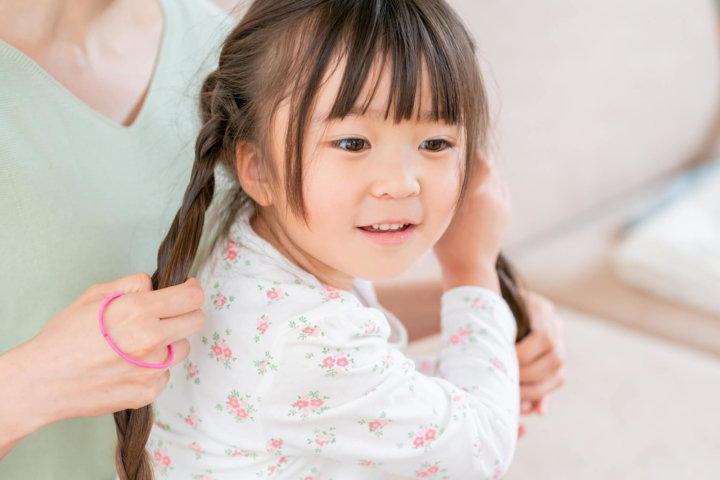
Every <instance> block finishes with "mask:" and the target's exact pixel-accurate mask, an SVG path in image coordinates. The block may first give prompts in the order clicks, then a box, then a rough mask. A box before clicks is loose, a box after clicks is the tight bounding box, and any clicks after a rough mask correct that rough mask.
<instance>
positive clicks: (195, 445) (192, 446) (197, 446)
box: [188, 442, 202, 452]
mask: <svg viewBox="0 0 720 480" xmlns="http://www.w3.org/2000/svg"><path fill="white" fill-rule="evenodd" d="M188 447H190V450H194V451H196V452H202V447H201V446H200V444H199V443H197V442H193V443H191V444H189V445H188Z"/></svg>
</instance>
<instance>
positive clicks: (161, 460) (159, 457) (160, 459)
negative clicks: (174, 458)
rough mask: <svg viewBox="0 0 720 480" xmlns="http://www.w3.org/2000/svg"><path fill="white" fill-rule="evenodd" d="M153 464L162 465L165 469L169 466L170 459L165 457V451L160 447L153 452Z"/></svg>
mask: <svg viewBox="0 0 720 480" xmlns="http://www.w3.org/2000/svg"><path fill="white" fill-rule="evenodd" d="M154 455H155V462H157V464H158V465H163V466H165V467H169V466H170V457H168V455H167V451H166V450H165V449H164V448H163V447H160V448H158V449H157V450H155V454H154Z"/></svg>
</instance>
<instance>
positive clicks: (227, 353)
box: [223, 347, 232, 358]
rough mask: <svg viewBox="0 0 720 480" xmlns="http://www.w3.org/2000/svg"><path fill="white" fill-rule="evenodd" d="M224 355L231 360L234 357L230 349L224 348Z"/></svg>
mask: <svg viewBox="0 0 720 480" xmlns="http://www.w3.org/2000/svg"><path fill="white" fill-rule="evenodd" d="M223 355H224V356H225V358H231V357H232V350H230V348H229V347H225V348H223Z"/></svg>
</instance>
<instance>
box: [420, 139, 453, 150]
mask: <svg viewBox="0 0 720 480" xmlns="http://www.w3.org/2000/svg"><path fill="white" fill-rule="evenodd" d="M451 146H452V145H450V143H448V142H447V141H446V140H441V139H439V138H436V139H433V140H425V141H424V142H423V143H422V144H421V145H420V148H424V149H425V150H428V151H430V152H442V151H443V150H445V149H446V148H448V147H451Z"/></svg>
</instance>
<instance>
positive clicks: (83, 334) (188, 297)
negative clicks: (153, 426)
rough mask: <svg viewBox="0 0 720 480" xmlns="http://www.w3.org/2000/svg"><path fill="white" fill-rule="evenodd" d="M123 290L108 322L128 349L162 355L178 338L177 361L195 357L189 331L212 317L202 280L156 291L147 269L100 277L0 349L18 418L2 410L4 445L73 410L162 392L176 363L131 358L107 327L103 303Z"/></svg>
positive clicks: (93, 411)
mask: <svg viewBox="0 0 720 480" xmlns="http://www.w3.org/2000/svg"><path fill="white" fill-rule="evenodd" d="M119 292H124V293H126V294H128V295H124V296H122V297H119V298H117V299H115V300H113V301H112V302H110V304H109V305H108V306H107V308H106V310H105V328H106V330H107V332H108V335H109V336H110V338H111V339H112V340H113V341H114V342H115V344H116V345H117V346H118V347H119V348H120V350H122V351H123V352H125V353H126V354H127V355H129V356H130V357H131V358H134V359H136V360H140V361H143V362H149V363H162V362H164V361H166V360H167V358H168V347H167V346H168V344H170V343H172V345H173V347H174V348H175V359H174V364H173V365H175V364H177V363H179V362H182V361H183V360H184V359H185V358H186V357H187V355H188V353H189V352H190V343H189V342H188V341H187V339H186V337H187V336H189V335H192V334H193V333H195V332H197V331H199V330H200V329H201V328H202V327H203V325H204V324H205V315H204V313H203V312H202V311H201V310H199V309H200V307H201V306H202V304H203V303H204V302H205V295H204V294H203V291H202V288H201V287H200V284H199V283H198V281H197V280H195V279H193V278H191V279H188V280H187V281H186V282H185V283H184V284H182V285H177V286H174V287H170V288H165V289H162V290H158V291H153V289H152V283H151V281H150V277H148V276H147V275H146V274H144V273H140V274H135V275H130V276H128V277H125V278H122V279H120V280H117V281H115V282H110V283H103V284H99V285H95V286H93V287H91V288H90V289H89V290H88V291H87V292H85V293H84V294H83V295H81V296H80V297H79V298H78V299H77V300H75V301H74V302H73V303H71V304H70V305H69V306H68V307H67V308H66V309H65V310H63V311H62V312H60V314H58V315H57V316H56V317H55V318H53V319H52V320H50V321H49V322H48V323H47V324H46V325H45V326H44V327H43V328H42V330H40V332H39V333H38V334H37V335H36V336H35V337H34V338H33V339H32V340H30V341H28V342H26V343H24V344H22V345H20V346H18V347H16V348H14V349H12V350H10V351H8V352H6V353H5V354H3V355H2V356H0V384H2V385H3V393H1V394H0V400H1V401H2V402H1V403H2V404H3V410H4V411H5V412H12V418H10V417H9V416H6V415H3V414H0V432H3V434H2V435H0V437H2V438H0V447H2V445H3V444H5V445H11V444H12V443H14V442H15V441H17V440H18V439H20V438H22V437H24V436H26V435H28V434H29V433H31V432H33V431H35V430H37V429H39V428H40V427H42V426H44V425H48V424H51V423H54V422H57V421H60V420H64V419H66V418H71V417H86V416H95V415H103V414H108V413H112V412H116V411H118V410H123V409H126V408H139V407H142V406H145V405H147V404H149V403H151V402H152V401H153V400H155V398H157V396H158V395H159V394H160V392H161V391H162V390H163V388H164V387H165V384H166V383H167V381H168V379H169V378H170V372H169V371H168V369H167V368H164V369H154V368H143V367H139V366H136V365H133V364H131V363H129V362H127V361H125V360H123V359H122V358H121V357H120V356H119V355H118V354H117V353H116V352H115V351H114V350H112V348H111V347H110V345H108V343H107V341H106V340H105V338H104V337H103V335H102V333H101V332H100V327H99V323H98V314H99V311H100V306H101V304H102V302H103V301H104V300H105V299H106V298H107V297H109V296H110V295H112V294H114V293H119ZM10 448H11V447H10ZM2 450H3V449H2V448H0V458H2V456H3V455H2V453H3V452H2Z"/></svg>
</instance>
